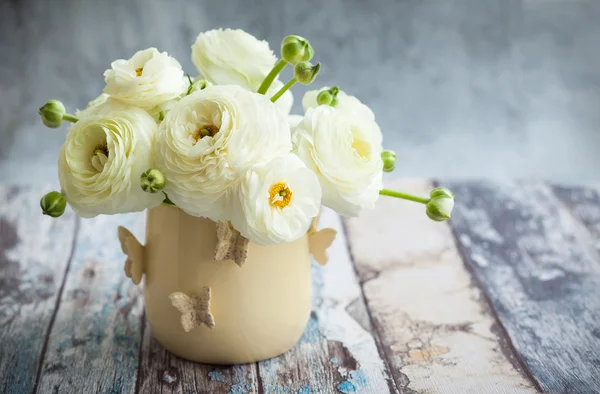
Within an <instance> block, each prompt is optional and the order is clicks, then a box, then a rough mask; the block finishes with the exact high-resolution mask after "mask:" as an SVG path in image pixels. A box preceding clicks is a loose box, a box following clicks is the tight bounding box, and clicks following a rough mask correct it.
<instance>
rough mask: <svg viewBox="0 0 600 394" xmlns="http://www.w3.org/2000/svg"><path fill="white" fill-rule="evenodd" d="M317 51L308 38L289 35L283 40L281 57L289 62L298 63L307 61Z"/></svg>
mask: <svg viewBox="0 0 600 394" xmlns="http://www.w3.org/2000/svg"><path fill="white" fill-rule="evenodd" d="M314 54H315V51H314V50H313V48H312V46H311V45H310V43H309V42H308V40H307V39H305V38H303V37H300V36H287V37H285V38H284V39H283V41H281V57H282V58H283V59H284V60H285V61H286V62H288V63H290V64H293V65H296V64H297V63H299V62H307V61H309V60H310V59H312V57H313V56H314Z"/></svg>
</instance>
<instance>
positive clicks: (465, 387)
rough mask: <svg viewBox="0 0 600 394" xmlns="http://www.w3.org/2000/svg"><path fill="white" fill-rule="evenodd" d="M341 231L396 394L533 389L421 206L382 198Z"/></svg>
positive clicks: (417, 186)
mask: <svg viewBox="0 0 600 394" xmlns="http://www.w3.org/2000/svg"><path fill="white" fill-rule="evenodd" d="M389 187H392V188H394V187H397V188H400V189H404V190H408V191H411V192H414V193H418V194H422V195H427V193H428V192H429V190H430V189H431V188H432V185H431V184H429V183H427V182H423V181H402V182H391V184H390V185H389ZM457 195H458V198H459V199H461V198H463V197H462V195H461V193H460V192H458V193H457ZM457 215H458V214H457ZM457 215H455V216H457ZM346 227H347V231H348V239H349V242H350V248H351V253H352V255H353V257H354V262H355V264H356V268H357V270H358V273H359V277H360V279H361V281H362V286H363V292H364V295H365V298H366V301H367V306H368V308H369V311H370V313H371V315H372V316H373V319H374V328H375V330H376V331H377V332H378V333H379V335H380V338H381V341H382V344H383V348H384V352H385V355H386V357H387V358H388V360H389V363H390V365H391V368H392V371H393V376H394V380H395V382H396V385H397V386H398V388H399V389H400V391H401V392H403V393H415V392H417V393H421V392H423V393H425V392H427V393H430V392H431V393H454V394H459V393H460V394H464V393H474V394H480V393H506V394H509V393H510V394H514V393H532V392H535V391H536V389H535V388H534V387H533V384H532V383H531V382H530V381H529V380H528V378H527V377H526V376H524V374H523V372H522V369H521V366H520V365H519V363H518V362H517V361H516V359H515V357H514V355H513V354H512V352H511V348H510V347H509V346H507V345H506V343H505V341H503V338H501V337H499V333H500V331H501V330H499V329H498V327H497V326H496V322H495V320H494V318H493V317H492V316H491V315H490V313H489V309H488V306H487V304H486V302H485V300H484V299H483V297H482V296H481V294H480V292H479V289H478V288H477V287H476V286H474V285H473V284H472V282H471V278H470V275H469V274H468V272H467V270H466V269H465V267H464V265H463V262H462V259H461V257H460V256H459V253H458V250H457V248H456V246H455V242H454V239H453V236H452V233H451V230H450V227H449V226H448V225H447V224H446V223H436V222H433V221H430V220H429V219H428V218H427V217H426V216H425V212H424V207H423V206H422V205H420V204H414V203H409V202H405V201H399V200H396V199H391V198H381V199H380V200H379V202H378V204H377V207H376V209H375V210H373V211H370V212H364V213H363V215H362V216H361V217H360V218H356V219H349V220H347V221H346Z"/></svg>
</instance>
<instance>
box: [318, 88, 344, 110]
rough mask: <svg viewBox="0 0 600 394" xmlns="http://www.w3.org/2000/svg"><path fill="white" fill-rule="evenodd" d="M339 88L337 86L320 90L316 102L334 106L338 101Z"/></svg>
mask: <svg viewBox="0 0 600 394" xmlns="http://www.w3.org/2000/svg"><path fill="white" fill-rule="evenodd" d="M339 91H340V89H339V88H338V87H337V86H334V87H332V88H329V89H326V90H323V91H321V92H320V93H319V94H318V95H317V104H319V105H329V106H331V107H335V106H336V105H337V103H338V99H337V95H338V93H339Z"/></svg>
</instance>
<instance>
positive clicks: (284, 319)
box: [119, 205, 333, 364]
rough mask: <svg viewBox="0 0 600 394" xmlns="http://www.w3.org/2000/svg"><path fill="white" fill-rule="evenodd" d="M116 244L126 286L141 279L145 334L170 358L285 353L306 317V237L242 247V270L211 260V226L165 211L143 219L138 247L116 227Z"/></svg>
mask: <svg viewBox="0 0 600 394" xmlns="http://www.w3.org/2000/svg"><path fill="white" fill-rule="evenodd" d="M331 231H333V230H331ZM119 237H120V239H121V244H122V246H123V251H124V252H125V253H126V254H127V255H128V259H127V262H126V266H125V271H126V273H127V275H128V276H130V277H131V278H132V280H133V281H134V283H139V282H140V280H141V279H142V275H145V280H144V300H145V309H146V317H147V319H148V322H149V324H150V327H151V328H152V334H153V335H154V336H155V337H156V339H158V341H159V342H160V343H161V344H162V345H163V346H164V347H165V348H166V349H167V350H169V351H171V352H172V353H174V354H176V355H177V356H180V357H183V358H186V359H189V360H193V361H199V362H202V363H210V364H238V363H249V362H254V361H258V360H263V359H267V358H271V357H275V356H277V355H280V354H282V353H284V352H286V351H287V350H289V349H290V348H291V347H292V346H293V345H294V344H295V343H296V342H297V341H298V339H299V338H300V336H301V335H302V332H303V330H304V327H305V326H306V323H307V322H308V318H309V315H310V310H311V291H312V290H311V286H312V282H311V263H310V255H309V237H310V232H309V234H307V235H305V236H303V237H302V238H300V239H298V240H296V241H294V242H291V243H286V244H279V245H275V246H268V247H265V246H260V245H257V244H254V243H250V245H249V249H248V257H247V261H246V262H245V264H243V265H242V266H238V265H237V264H235V263H234V262H233V261H232V260H224V261H216V260H214V252H215V246H216V244H217V235H216V224H215V223H214V222H212V221H210V220H208V219H204V218H198V217H194V216H190V215H188V214H186V213H185V212H183V211H181V210H180V209H178V208H175V207H172V206H167V205H162V206H159V207H157V208H154V209H152V210H150V211H149V212H148V219H147V224H146V245H145V246H141V245H140V244H139V243H137V241H135V238H134V237H133V236H132V235H131V233H129V232H128V231H127V230H125V229H123V228H120V229H119ZM211 323H212V324H211Z"/></svg>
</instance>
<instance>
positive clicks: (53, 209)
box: [40, 191, 67, 218]
mask: <svg viewBox="0 0 600 394" xmlns="http://www.w3.org/2000/svg"><path fill="white" fill-rule="evenodd" d="M40 207H41V208H42V212H43V213H44V215H48V216H51V217H53V218H57V217H59V216H61V215H62V214H63V213H65V208H66V207H67V200H65V198H64V197H63V195H62V194H60V193H59V192H56V191H54V192H50V193H48V194H46V195H45V196H44V197H42V199H41V200H40Z"/></svg>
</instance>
